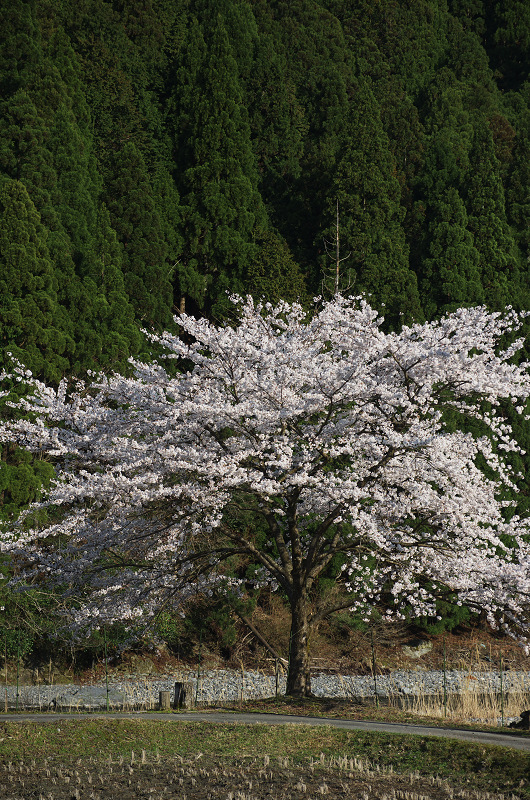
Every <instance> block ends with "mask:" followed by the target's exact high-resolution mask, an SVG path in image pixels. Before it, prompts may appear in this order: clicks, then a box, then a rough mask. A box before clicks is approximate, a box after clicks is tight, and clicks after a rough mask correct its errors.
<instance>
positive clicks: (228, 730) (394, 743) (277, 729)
mask: <svg viewBox="0 0 530 800" xmlns="http://www.w3.org/2000/svg"><path fill="white" fill-rule="evenodd" d="M141 750H145V751H146V752H147V753H151V754H153V753H155V752H156V751H158V753H160V755H161V757H163V758H164V757H174V756H175V755H180V756H182V757H187V756H190V755H193V754H196V753H199V752H201V753H203V754H204V755H205V756H215V757H219V758H223V759H228V760H230V759H234V760H235V759H242V758H245V757H246V756H248V757H252V758H254V757H255V755H256V753H261V754H264V755H265V754H267V755H269V756H270V757H271V758H279V757H281V758H285V757H290V758H291V759H292V760H293V762H294V763H295V764H299V765H303V764H307V763H308V759H309V758H311V757H317V758H318V756H319V754H320V753H324V755H325V756H326V757H327V758H331V757H341V756H348V757H350V758H353V757H358V758H359V757H361V758H362V759H366V760H368V761H370V762H371V763H372V764H376V765H379V766H380V767H386V768H388V767H390V766H391V767H392V768H393V769H394V771H396V772H401V773H404V772H405V773H408V772H416V771H417V772H419V773H420V774H422V775H438V776H440V777H444V778H447V779H449V780H451V781H452V782H455V783H456V784H457V785H459V786H467V787H468V788H472V789H474V790H482V791H490V792H515V793H516V794H517V796H518V797H521V798H530V784H529V776H530V755H529V754H527V753H521V752H518V751H514V750H510V749H508V748H503V747H494V746H489V745H480V744H471V743H466V742H458V741H454V740H448V739H438V738H437V739H435V738H428V737H420V736H409V735H400V734H386V733H368V732H364V731H343V730H337V729H333V728H329V727H309V726H303V725H296V726H294V725H293V726H290V725H278V726H271V727H268V726H265V725H241V724H229V725H219V724H212V723H209V722H196V723H195V722H183V721H182V722H181V721H178V719H172V720H166V719H164V718H161V719H160V721H151V720H127V719H97V720H89V719H83V720H81V719H61V720H57V721H54V722H46V723H40V722H4V723H1V724H0V763H2V762H3V763H6V762H8V761H17V760H20V759H27V758H32V759H39V758H50V757H53V758H55V759H58V760H60V761H61V763H64V764H69V763H72V762H73V761H74V760H75V759H77V758H83V759H87V758H93V759H96V760H102V759H104V758H108V757H109V756H110V757H112V758H113V759H116V758H119V757H120V756H123V757H125V758H130V756H131V751H135V752H136V753H139V752H140V751H141Z"/></svg>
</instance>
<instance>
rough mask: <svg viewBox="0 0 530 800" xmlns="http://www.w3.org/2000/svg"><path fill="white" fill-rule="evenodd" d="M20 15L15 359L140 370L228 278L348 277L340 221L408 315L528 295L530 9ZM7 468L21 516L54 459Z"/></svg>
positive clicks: (8, 191)
mask: <svg viewBox="0 0 530 800" xmlns="http://www.w3.org/2000/svg"><path fill="white" fill-rule="evenodd" d="M2 6H3V8H2V11H1V21H0V98H1V100H0V103H1V113H0V208H1V218H0V335H1V351H0V359H1V362H2V365H5V364H6V363H7V361H6V359H7V355H6V354H7V352H12V353H14V354H15V355H16V356H17V357H18V358H19V359H20V360H21V361H23V362H24V363H25V364H26V365H27V366H28V367H29V368H30V369H31V370H33V372H34V373H35V374H37V375H38V376H40V377H42V378H43V379H45V380H47V381H51V382H57V381H58V380H59V378H60V377H61V376H62V375H64V374H73V375H82V374H83V373H85V372H86V371H87V370H88V369H92V370H93V369H95V370H116V369H117V370H120V369H122V368H124V365H125V364H126V361H127V358H128V357H130V356H131V355H136V354H139V353H143V352H145V351H146V347H147V345H146V342H145V339H144V337H143V335H142V334H141V332H140V331H141V329H142V328H155V329H157V330H161V329H162V328H164V327H170V326H171V325H172V324H173V323H172V318H173V315H174V314H175V313H176V312H178V310H179V309H180V310H182V309H186V310H187V311H190V312H191V313H193V314H203V315H206V316H208V317H210V318H212V319H215V320H222V319H223V317H224V316H225V315H226V314H227V313H228V310H227V306H228V304H227V301H226V292H227V290H229V291H235V292H238V293H243V294H246V293H251V294H253V295H254V296H255V297H262V296H263V297H265V298H266V299H267V300H276V299H278V298H285V299H287V300H294V299H297V298H300V299H301V300H302V302H306V301H307V298H310V297H312V296H313V295H315V294H322V292H324V293H326V292H331V291H333V287H334V280H335V275H334V270H335V262H336V259H337V247H336V245H337V230H338V232H339V235H340V252H339V257H340V259H341V265H340V266H341V273H340V276H339V288H340V289H341V290H342V291H344V292H346V293H355V294H359V293H361V292H365V293H368V294H370V295H371V296H372V297H371V302H372V303H373V304H375V305H376V306H378V307H381V308H384V310H385V317H386V319H387V325H388V326H389V327H396V326H398V325H399V324H400V322H402V321H410V320H412V319H417V320H421V319H425V318H432V317H433V316H436V315H437V314H439V313H441V312H443V311H445V310H451V309H454V308H456V307H458V306H460V305H463V304H477V303H485V304H487V305H488V306H489V307H491V308H493V309H499V308H503V307H504V306H505V305H506V304H507V303H511V304H513V305H515V306H516V307H519V308H530V281H529V269H530V267H529V259H530V224H529V222H530V80H529V74H528V72H529V65H530V6H529V5H528V4H527V3H526V2H521V1H520V0H502V2H499V1H498V0H413V1H411V0H357V1H356V2H351V0H348V1H347V0H114V2H111V0H108V1H107V2H105V0H75V2H74V0H10V1H9V2H8V3H3V4H2ZM337 212H338V228H337ZM521 436H522V438H523V439H524V435H523V434H521ZM2 462H3V463H2V465H1V468H0V498H1V503H2V507H3V512H4V514H5V513H7V512H8V511H9V510H10V509H12V508H13V507H15V506H18V505H19V504H20V503H23V502H26V501H27V500H29V499H31V498H32V497H33V495H34V493H35V492H36V491H37V489H38V486H39V483H40V481H41V480H42V479H43V478H45V477H46V475H47V474H48V473H47V468H46V465H44V464H40V465H39V464H38V463H37V464H36V463H33V464H31V463H30V462H29V461H28V459H27V457H26V456H25V455H24V454H23V453H21V452H16V451H14V450H12V449H7V448H4V450H3V452H2Z"/></svg>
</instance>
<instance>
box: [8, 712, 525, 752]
mask: <svg viewBox="0 0 530 800" xmlns="http://www.w3.org/2000/svg"><path fill="white" fill-rule="evenodd" d="M109 718H111V719H149V720H158V721H160V722H174V723H175V724H178V723H179V722H213V723H217V724H223V725H226V724H232V725H234V724H238V723H239V724H242V725H324V726H330V727H332V728H341V729H342V730H348V731H368V732H373V731H377V732H382V733H405V734H409V735H410V734H412V735H413V736H442V737H445V738H446V739H460V740H461V741H464V742H474V743H475V744H494V745H500V746H501V747H512V748H514V749H516V750H523V751H527V752H530V736H529V735H526V736H524V735H523V736H521V735H519V734H517V733H515V732H512V731H509V730H504V731H503V732H501V733H490V732H489V731H469V730H459V729H458V728H434V727H433V728H430V727H428V726H426V725H401V724H399V723H394V722H365V721H361V720H348V719H329V718H328V719H327V718H323V717H299V716H294V715H293V716H291V715H287V714H250V713H249V714H246V713H237V712H236V713H233V712H223V711H202V712H201V711H190V712H185V711H179V712H178V713H174V714H152V713H149V712H142V711H140V712H129V713H120V712H116V713H112V712H110V713H107V714H67V713H64V714H63V713H61V712H59V713H53V714H0V722H53V721H56V720H59V719H79V720H83V719H109Z"/></svg>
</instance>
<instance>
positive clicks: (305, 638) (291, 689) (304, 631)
mask: <svg viewBox="0 0 530 800" xmlns="http://www.w3.org/2000/svg"><path fill="white" fill-rule="evenodd" d="M291 613H292V619H291V639H290V643H289V669H288V672H287V690H286V693H287V694H288V695H294V696H296V697H308V696H310V695H311V674H310V670H309V646H308V645H309V632H310V626H309V621H308V608H307V602H306V599H305V598H304V597H301V598H298V599H297V600H296V601H295V602H294V603H293V604H292V606H291Z"/></svg>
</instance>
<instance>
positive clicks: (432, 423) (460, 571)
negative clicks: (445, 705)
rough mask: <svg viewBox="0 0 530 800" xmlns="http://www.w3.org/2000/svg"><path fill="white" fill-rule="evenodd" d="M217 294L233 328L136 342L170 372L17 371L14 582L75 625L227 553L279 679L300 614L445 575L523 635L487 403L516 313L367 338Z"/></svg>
mask: <svg viewBox="0 0 530 800" xmlns="http://www.w3.org/2000/svg"><path fill="white" fill-rule="evenodd" d="M236 302H237V303H238V305H239V315H240V316H239V322H238V324H237V325H235V326H234V327H230V326H228V325H226V326H224V327H216V326H215V325H213V324H211V323H210V322H208V321H206V320H205V319H199V320H196V319H193V318H191V317H189V316H185V315H183V316H181V317H179V318H178V323H179V325H180V326H181V329H182V335H181V336H180V337H177V336H174V335H171V334H169V333H166V334H164V335H162V336H160V337H153V338H155V339H156V341H157V342H158V343H159V344H163V345H164V347H165V348H166V350H167V352H168V354H169V357H170V358H175V359H178V367H179V370H180V371H178V372H177V373H176V374H175V375H174V377H173V376H172V373H173V374H174V373H175V370H173V371H172V373H171V371H169V370H165V369H164V367H163V366H161V365H159V364H153V365H148V364H140V363H134V364H133V365H132V366H133V368H134V372H133V374H132V376H130V377H124V376H122V375H113V376H111V377H110V378H105V377H99V376H95V375H94V376H93V381H92V383H90V384H83V383H76V384H74V385H70V384H68V383H67V382H63V383H62V384H61V385H60V386H59V388H58V389H53V388H50V387H47V386H45V385H43V384H42V383H40V382H38V381H37V380H35V379H34V378H33V377H32V376H31V375H30V374H29V373H28V372H26V371H25V370H24V369H23V368H22V367H20V368H18V373H17V374H18V378H19V379H20V380H21V381H24V382H25V383H26V384H27V385H28V387H29V394H28V395H27V397H26V399H25V400H24V401H23V406H24V410H25V412H26V417H29V419H21V420H18V421H16V422H6V423H4V424H3V425H2V426H1V427H0V440H1V441H7V440H16V441H17V443H18V444H19V445H21V446H23V447H27V448H28V449H30V450H32V451H33V452H38V453H41V454H42V456H43V457H46V458H48V459H52V460H53V462H54V463H55V465H56V479H55V481H54V483H53V486H52V488H51V489H50V492H49V495H48V496H47V498H46V499H45V501H44V503H41V505H43V504H44V505H46V506H49V507H51V508H52V509H53V513H51V514H50V518H51V519H54V520H55V521H54V522H50V523H48V524H47V525H46V526H45V527H43V528H39V527H37V526H35V527H31V526H29V527H28V520H29V519H30V518H31V516H30V515H31V513H33V511H34V509H33V508H32V509H30V510H29V511H28V512H27V513H26V514H25V515H24V518H23V519H21V520H20V521H19V522H18V524H17V525H14V526H12V527H11V529H10V530H9V531H7V532H6V533H5V534H4V537H3V547H4V549H6V550H8V551H12V552H18V553H20V552H22V553H23V554H24V563H26V564H27V565H28V566H27V569H26V571H25V573H23V576H24V577H25V578H26V579H27V578H28V575H29V576H30V577H35V576H36V575H37V574H38V575H40V576H44V577H45V578H46V579H47V580H49V581H54V582H56V583H60V584H61V585H62V586H63V587H66V589H65V591H67V592H69V593H72V594H75V596H76V598H77V602H76V604H75V609H74V611H73V614H74V617H75V621H76V623H77V624H80V625H82V624H88V625H95V626H99V625H101V624H102V623H103V622H110V621H113V620H118V619H119V620H130V621H133V620H137V619H138V618H141V619H146V620H147V619H149V617H150V616H152V615H153V614H155V613H156V611H157V610H158V609H159V608H160V607H161V606H163V605H164V604H171V605H172V606H177V607H178V606H179V605H180V604H182V603H183V602H184V601H185V600H186V598H187V597H188V596H189V595H190V594H193V593H195V592H196V591H197V590H198V589H199V590H204V591H208V590H212V589H213V588H214V587H219V588H221V587H224V588H226V586H227V585H233V584H234V583H235V582H236V579H235V578H233V577H230V574H231V573H230V571H229V570H227V569H224V568H223V564H224V563H226V561H227V559H229V558H231V557H232V556H238V557H242V558H244V559H245V558H246V559H247V561H250V562H252V563H254V564H258V565H260V569H261V573H262V577H263V580H266V581H267V582H269V583H270V582H272V583H273V584H274V585H277V586H278V587H280V589H281V590H282V591H283V593H284V595H285V596H286V597H287V600H288V602H289V604H290V607H291V612H292V619H293V623H292V632H291V652H290V672H289V679H288V691H291V692H298V693H306V692H307V691H309V687H310V683H309V661H308V645H307V643H308V638H309V636H310V632H311V627H312V626H313V625H315V624H317V623H318V621H319V620H320V619H322V617H323V616H324V615H326V614H329V613H330V612H332V611H334V610H337V609H339V608H353V609H357V610H358V611H359V612H360V613H363V612H366V613H369V610H370V608H372V607H374V606H375V605H377V604H378V603H379V602H380V599H381V597H382V595H384V599H385V606H386V608H387V609H389V613H393V614H398V615H399V614H403V613H405V612H407V613H413V614H417V615H424V614H427V615H433V614H436V605H435V604H436V597H437V596H439V593H440V591H441V590H442V589H449V590H450V591H452V592H454V593H456V595H457V596H458V598H459V600H460V601H461V602H463V603H466V604H468V605H471V606H473V607H476V608H479V609H481V610H484V611H485V612H486V614H487V615H488V618H489V620H490V622H491V623H492V624H501V625H503V626H505V627H506V629H507V630H509V631H511V632H512V633H513V632H517V633H518V634H519V635H520V634H521V633H522V634H523V637H524V630H525V614H526V606H527V603H528V599H529V596H530V594H529V593H530V548H529V546H528V544H527V542H526V539H525V536H526V535H527V533H528V527H527V524H526V523H525V522H524V521H522V520H520V519H519V518H518V517H517V516H511V515H512V514H513V511H512V510H510V508H509V503H508V501H506V500H503V499H502V497H503V496H506V492H505V489H506V487H508V488H510V489H511V490H513V489H514V488H515V487H516V481H517V478H518V476H516V475H513V474H512V472H511V470H510V468H509V458H508V459H507V458H506V455H507V454H509V452H510V451H516V450H517V449H518V447H517V444H516V443H515V442H514V441H513V440H512V438H511V434H510V430H509V429H508V427H507V425H506V423H505V420H504V419H503V416H502V414H501V413H500V412H499V402H500V400H502V399H504V400H505V399H508V400H510V401H512V402H513V403H514V405H515V406H516V408H517V410H518V412H519V413H521V414H524V408H525V406H526V400H527V398H528V396H529V393H530V380H529V375H528V365H527V364H526V363H522V364H519V365H516V364H515V363H514V361H515V359H514V356H515V354H516V353H517V352H518V350H519V349H520V347H521V346H522V341H521V340H516V341H515V342H514V343H512V344H511V345H506V344H502V342H506V341H508V340H512V341H513V339H514V336H513V332H514V331H516V330H517V329H518V327H519V326H520V318H519V317H518V315H517V314H516V313H515V312H513V311H508V312H507V313H506V314H505V315H502V316H501V315H499V314H490V313H488V312H487V311H486V310H485V309H484V308H473V309H461V310H459V311H457V312H455V313H452V314H450V315H448V316H446V317H445V318H443V319H442V320H440V321H437V322H431V323H427V324H422V325H419V324H418V325H412V326H410V327H404V328H403V329H402V331H401V332H400V333H386V332H384V331H383V330H382V327H381V320H380V319H379V318H378V317H377V314H376V312H375V311H374V310H373V309H372V308H370V306H369V305H368V304H367V303H366V302H364V301H363V300H362V299H356V300H351V299H344V298H341V297H336V298H335V299H334V300H332V301H330V302H329V303H325V304H323V305H322V307H321V308H320V310H318V311H316V312H315V313H314V314H312V315H307V314H306V313H305V312H304V311H303V309H302V308H301V307H300V306H298V305H287V304H285V303H280V304H279V305H277V306H275V307H271V306H268V305H265V306H261V305H254V304H253V302H252V301H251V300H250V299H248V300H247V301H245V302H244V301H242V300H236ZM7 402H9V398H7ZM469 419H473V420H474V421H475V423H474V428H475V429H476V430H480V431H481V435H480V436H478V435H472V434H471V433H469V432H465V431H466V424H465V421H466V420H469ZM468 428H469V426H468ZM510 517H511V518H510ZM337 564H338V565H339V566H338V567H337ZM332 565H333V571H332V572H330V570H331V567H332ZM258 572H259V571H258ZM330 574H332V575H333V577H334V578H335V580H334V582H333V586H332V588H328V589H327V590H324V589H323V588H322V582H321V581H320V579H321V578H322V577H323V576H325V575H327V576H329V575H330ZM328 583H329V582H328Z"/></svg>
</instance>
